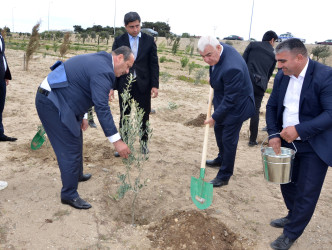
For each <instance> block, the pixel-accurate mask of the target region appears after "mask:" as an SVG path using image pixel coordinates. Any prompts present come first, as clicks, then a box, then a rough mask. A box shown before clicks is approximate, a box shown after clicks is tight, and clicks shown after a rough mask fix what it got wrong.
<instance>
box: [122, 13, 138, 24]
mask: <svg viewBox="0 0 332 250" xmlns="http://www.w3.org/2000/svg"><path fill="white" fill-rule="evenodd" d="M137 20H138V21H139V22H141V17H140V16H139V15H138V13H137V12H128V13H127V14H126V15H125V16H124V24H125V26H127V24H128V23H131V22H135V21H137Z"/></svg>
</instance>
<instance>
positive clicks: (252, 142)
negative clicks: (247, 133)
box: [248, 141, 258, 147]
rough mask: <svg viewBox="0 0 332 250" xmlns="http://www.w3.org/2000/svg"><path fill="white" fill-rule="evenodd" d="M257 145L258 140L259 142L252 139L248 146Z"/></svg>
mask: <svg viewBox="0 0 332 250" xmlns="http://www.w3.org/2000/svg"><path fill="white" fill-rule="evenodd" d="M256 145H258V142H257V141H250V142H248V146H249V147H254V146H256Z"/></svg>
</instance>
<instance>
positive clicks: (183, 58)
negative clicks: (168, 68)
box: [180, 56, 189, 68]
mask: <svg viewBox="0 0 332 250" xmlns="http://www.w3.org/2000/svg"><path fill="white" fill-rule="evenodd" d="M180 62H181V67H182V68H185V67H186V66H187V64H188V62H189V58H188V57H186V56H185V57H182V58H181V61H180Z"/></svg>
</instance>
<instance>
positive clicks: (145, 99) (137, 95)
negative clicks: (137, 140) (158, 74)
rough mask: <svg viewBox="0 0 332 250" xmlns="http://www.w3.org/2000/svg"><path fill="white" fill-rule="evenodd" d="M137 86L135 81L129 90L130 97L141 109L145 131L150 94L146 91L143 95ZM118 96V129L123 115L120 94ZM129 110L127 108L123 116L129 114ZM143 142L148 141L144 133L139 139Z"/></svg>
mask: <svg viewBox="0 0 332 250" xmlns="http://www.w3.org/2000/svg"><path fill="white" fill-rule="evenodd" d="M137 84H139V83H138V82H137V81H135V82H134V83H133V86H132V89H131V90H130V95H131V97H132V98H133V99H134V100H135V101H136V102H137V103H138V106H139V107H140V108H142V109H143V111H144V115H143V121H142V130H143V131H145V130H146V123H147V121H149V117H150V112H151V92H150V90H148V91H147V92H145V93H141V92H140V90H139V88H138V86H137ZM118 94H119V106H120V113H121V115H120V124H119V127H120V128H121V127H122V126H121V120H122V113H123V105H122V102H123V99H122V97H121V93H120V92H118ZM130 112H131V109H130V107H128V108H127V109H126V111H125V115H128V114H130ZM141 140H143V141H144V142H147V141H148V134H147V133H146V132H145V133H143V136H142V138H141Z"/></svg>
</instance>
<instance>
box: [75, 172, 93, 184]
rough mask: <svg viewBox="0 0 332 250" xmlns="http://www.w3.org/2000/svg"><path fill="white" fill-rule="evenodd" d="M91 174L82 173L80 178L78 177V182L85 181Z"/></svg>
mask: <svg viewBox="0 0 332 250" xmlns="http://www.w3.org/2000/svg"><path fill="white" fill-rule="evenodd" d="M91 176H92V174H84V175H82V176H81V177H80V178H78V181H79V182H82V181H87V180H89V179H90V178H91Z"/></svg>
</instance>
